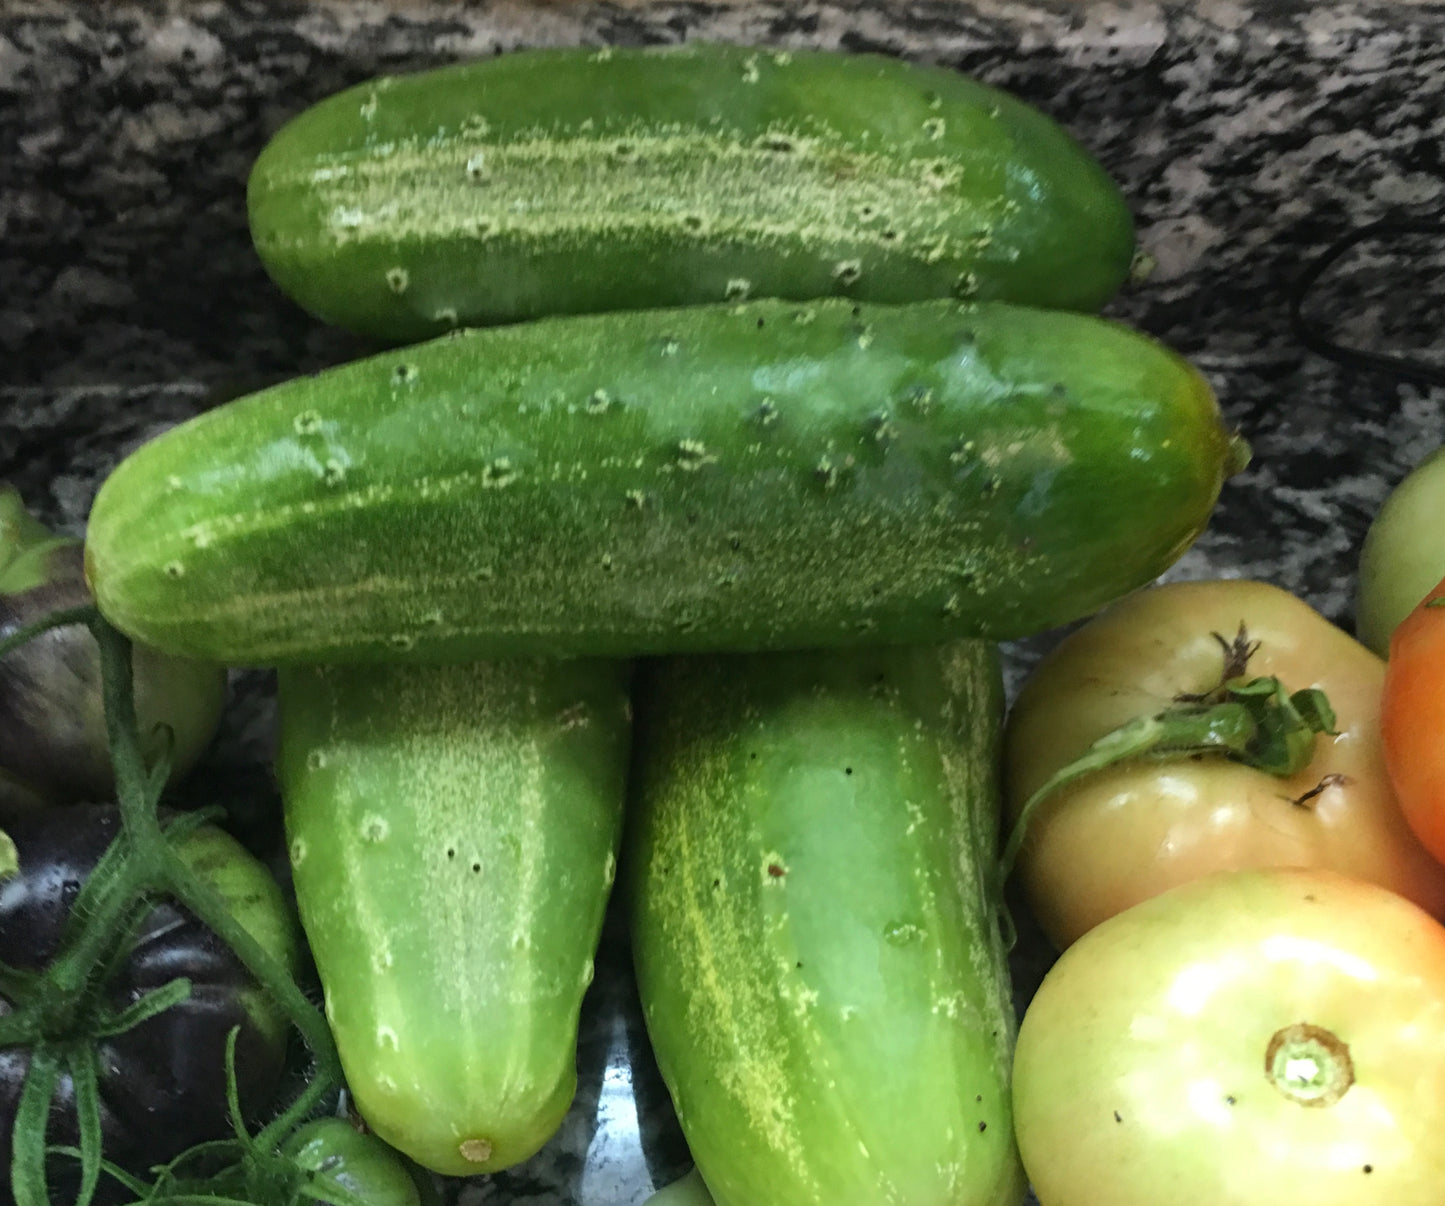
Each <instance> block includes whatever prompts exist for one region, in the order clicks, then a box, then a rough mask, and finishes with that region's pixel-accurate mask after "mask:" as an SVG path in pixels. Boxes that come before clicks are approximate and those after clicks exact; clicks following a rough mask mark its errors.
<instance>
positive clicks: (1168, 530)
mask: <svg viewBox="0 0 1445 1206" xmlns="http://www.w3.org/2000/svg"><path fill="white" fill-rule="evenodd" d="M1238 452H1239V449H1238V445H1237V443H1236V442H1235V441H1234V440H1233V439H1232V438H1231V436H1230V433H1229V432H1228V431H1227V430H1226V427H1225V425H1224V423H1223V421H1222V419H1221V415H1220V411H1219V408H1218V406H1217V404H1216V401H1215V398H1214V396H1213V394H1212V393H1211V391H1210V389H1209V387H1208V385H1207V384H1206V382H1205V381H1204V379H1203V377H1202V376H1201V375H1200V374H1199V373H1198V372H1196V371H1195V370H1194V369H1193V368H1192V367H1190V365H1189V364H1187V363H1186V362H1185V361H1184V360H1182V359H1181V358H1180V357H1178V356H1177V355H1175V354H1174V353H1172V352H1171V351H1169V350H1167V349H1166V348H1164V347H1162V346H1160V345H1159V344H1157V343H1155V342H1153V341H1151V340H1149V339H1147V338H1145V337H1143V336H1141V335H1139V334H1137V333H1135V332H1133V331H1131V330H1128V329H1126V328H1124V327H1122V326H1120V325H1117V324H1114V323H1111V322H1108V321H1105V320H1102V319H1099V318H1095V317H1091V316H1084V315H1076V314H1066V313H1059V312H1049V311H1040V310H1033V309H1025V308H1021V307H1015V306H1009V305H1006V304H1003V303H977V304H974V305H961V304H959V303H954V302H921V303H915V304H913V305H908V306H866V305H863V304H855V303H851V302H845V301H837V300H832V301H821V302H816V303H784V302H777V301H768V302H757V303H751V304H745V305H740V306H736V307H731V306H715V307H694V308H684V309H678V310H670V311H651V312H623V313H616V314H606V315H586V316H575V317H568V318H556V319H542V320H538V321H536V322H533V323H524V324H517V325H514V326H509V327H498V328H485V329H478V330H470V331H464V332H458V333H457V334H455V335H454V336H451V337H443V338H441V339H440V340H437V341H433V342H431V343H429V344H425V345H422V346H418V347H412V348H408V349H404V350H401V351H397V352H394V353H391V354H388V355H383V356H379V357H375V358H372V359H368V360H364V361H360V362H357V363H354V364H350V365H346V366H343V367H340V368H337V369H334V370H331V371H329V372H325V373H322V374H319V375H317V376H314V377H307V378H302V379H298V380H294V381H290V382H287V383H284V384H281V385H279V386H276V387H274V388H271V389H269V390H266V391H264V392H262V393H259V394H254V395H251V396H249V397H247V398H243V399H238V400H235V401H232V402H229V403H227V404H225V405H224V406H221V407H219V408H218V409H215V410H213V411H210V412H208V413H206V414H203V415H201V416H199V417H197V418H195V419H193V420H191V421H189V422H187V423H185V424H183V425H181V426H179V427H177V428H174V429H172V430H171V431H168V432H166V433H164V434H163V435H161V436H160V437H158V438H157V439H155V440H153V441H152V442H151V443H149V444H147V445H145V446H143V447H141V448H140V449H138V450H137V451H136V452H134V453H133V454H132V455H131V456H130V457H129V458H127V460H126V461H125V462H124V463H122V464H121V465H119V466H118V467H117V468H116V469H115V470H114V472H113V473H112V474H111V475H110V477H109V478H108V480H107V481H106V482H105V483H104V484H103V485H102V488H101V490H100V492H99V494H98V496H97V498H96V500H95V503H94V507H93V509H92V512H91V515H90V521H89V530H88V538H87V544H86V562H87V573H88V577H89V581H90V584H91V586H92V588H93V590H94V592H95V597H96V600H97V602H98V604H99V606H100V609H101V611H102V612H103V613H104V614H105V615H106V616H107V618H108V619H110V620H111V622H112V623H114V624H115V625H116V626H117V627H119V628H121V629H122V630H123V631H125V632H127V633H129V634H130V635H132V636H133V637H135V638H137V639H140V640H143V641H144V642H146V643H148V644H151V645H153V646H155V647H157V648H159V649H162V650H166V651H169V652H173V653H181V654H189V655H192V656H195V657H200V658H205V659H209V660H212V661H219V662H223V663H228V664H233V665H235V664H256V665H265V664H279V663H284V662H295V661H316V662H342V661H354V660H361V659H395V658H410V657H417V658H426V657H445V658H463V659H464V658H476V657H503V656H513V655H540V656H552V657H561V656H573V655H589V654H590V655H605V656H633V655H636V654H643V653H666V652H679V651H697V650H707V649H716V650H727V649H737V650H743V649H780V648H799V647H814V646H825V645H832V646H840V645H856V644H877V643H892V644H897V643H926V642H930V641H935V640H941V639H945V638H947V637H949V636H983V637H989V638H995V639H1001V638H1004V637H1017V636H1021V635H1024V634H1026V633H1030V632H1036V631H1039V630H1042V629H1045V628H1049V627H1052V626H1055V625H1058V624H1062V623H1064V622H1065V621H1068V620H1071V619H1074V618H1076V617H1078V616H1082V615H1085V614H1087V613H1089V612H1091V611H1093V610H1095V609H1096V608H1098V607H1099V606H1101V605H1102V604H1104V603H1106V602H1108V601H1109V600H1111V599H1113V598H1114V597H1116V596H1118V595H1120V594H1122V593H1124V592H1125V591H1127V590H1130V589H1132V588H1134V587H1136V586H1139V585H1141V584H1143V583H1145V582H1148V581H1150V580H1152V579H1153V578H1154V577H1156V576H1157V575H1158V574H1159V573H1161V572H1162V571H1163V570H1164V569H1165V568H1167V567H1168V566H1169V565H1170V564H1171V563H1172V562H1173V561H1174V560H1175V559H1176V558H1177V557H1178V556H1179V555H1180V554H1181V553H1182V552H1183V551H1184V549H1185V548H1186V547H1187V546H1188V545H1189V544H1190V543H1191V542H1192V541H1193V540H1194V539H1195V537H1196V536H1197V535H1198V534H1199V532H1200V531H1201V530H1202V528H1203V527H1204V526H1205V524H1206V522H1207V520H1208V518H1209V515H1210V513H1211V511H1212V508H1213V506H1214V503H1215V500H1216V497H1217V495H1218V492H1219V489H1220V485H1221V482H1222V480H1223V478H1224V477H1225V475H1226V474H1227V473H1228V472H1229V471H1230V470H1231V469H1232V468H1234V467H1235V466H1236V464H1237V459H1236V458H1237V456H1238Z"/></svg>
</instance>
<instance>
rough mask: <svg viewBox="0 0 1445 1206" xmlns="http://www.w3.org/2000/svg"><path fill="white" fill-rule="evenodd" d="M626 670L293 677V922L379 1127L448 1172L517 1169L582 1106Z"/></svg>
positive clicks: (288, 691) (617, 826)
mask: <svg viewBox="0 0 1445 1206" xmlns="http://www.w3.org/2000/svg"><path fill="white" fill-rule="evenodd" d="M627 673H628V672H627V668H626V666H625V665H623V664H621V663H613V662H593V661H579V662H560V661H550V660H547V661H537V660H530V659H524V660H512V661H501V662H481V663H460V664H445V665H423V666H415V665H401V666H398V665H383V666H339V667H338V666H304V667H287V668H286V669H285V670H283V671H282V672H281V674H280V675H279V676H278V678H279V684H278V685H279V690H278V700H279V714H280V751H279V757H278V767H277V769H278V778H279V780H280V784H281V789H282V796H283V799H284V802H285V821H286V835H287V839H288V843H289V850H290V860H291V871H292V879H293V882H294V884H295V889H296V901H297V907H298V910H299V912H300V915H301V922H302V926H303V927H304V929H305V931H306V938H307V943H308V945H309V947H310V949H311V953H312V955H313V956H314V958H315V960H316V967H317V971H318V972H319V974H320V978H321V984H322V987H323V989H324V990H325V1000H326V1016H327V1020H328V1021H329V1022H330V1024H331V1028H332V1032H333V1033H334V1034H335V1036H336V1046H337V1050H338V1052H339V1053H340V1056H341V1062H342V1067H343V1069H344V1070H345V1073H346V1080H347V1085H348V1087H349V1089H350V1092H351V1095H352V1098H353V1101H354V1103H355V1105H356V1107H357V1109H358V1110H359V1111H360V1113H361V1115H362V1117H363V1118H365V1120H366V1123H367V1126H368V1128H369V1129H370V1130H372V1131H374V1132H375V1133H376V1134H377V1135H379V1136H381V1138H382V1139H384V1140H386V1142H387V1143H389V1144H390V1145H391V1146H392V1147H394V1148H396V1149H397V1150H399V1151H401V1152H404V1153H405V1154H406V1155H407V1156H409V1157H410V1158H411V1159H413V1160H415V1161H416V1162H417V1163H419V1164H422V1165H424V1166H425V1167H427V1168H430V1169H432V1170H434V1171H436V1172H440V1173H445V1174H449V1175H453V1176H460V1175H466V1174H470V1173H485V1172H492V1171H495V1170H497V1169H502V1168H507V1167H510V1166H511V1165H514V1164H517V1163H519V1162H521V1161H523V1160H525V1159H527V1158H528V1157H529V1156H531V1155H532V1154H533V1153H534V1152H536V1151H537V1149H538V1148H540V1147H541V1146H542V1145H543V1143H545V1142H546V1141H547V1139H549V1138H550V1137H551V1136H552V1134H553V1133H555V1131H556V1130H557V1128H558V1126H559V1125H560V1123H561V1121H562V1118H563V1116H564V1114H565V1113H566V1111H567V1109H568V1107H569V1106H570V1104H571V1102H572V1098H573V1095H574V1093H575V1091H576V1088H577V1019H578V1012H579V1009H580V1007H581V1003H582V997H583V994H584V992H585V991H586V989H587V986H588V984H589V983H590V981H591V979H592V967H593V963H592V961H593V957H594V953H595V951H596V947H597V942H598V937H599V934H600V932H601V927H602V916H603V910H604V906H605V905H606V902H607V898H608V896H609V894H610V890H611V886H612V879H613V873H614V869H615V867H616V858H617V847H618V842H619V840H620V837H621V828H622V805H623V794H624V790H625V778H626V768H627V760H628V753H629V739H630V728H631V724H630V722H631V711H630V704H629V700H628V695H627Z"/></svg>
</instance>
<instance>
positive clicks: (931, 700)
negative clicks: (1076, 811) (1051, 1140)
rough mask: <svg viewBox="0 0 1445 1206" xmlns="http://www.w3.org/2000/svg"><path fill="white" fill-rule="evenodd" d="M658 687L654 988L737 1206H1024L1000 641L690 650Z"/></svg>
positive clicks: (699, 1155)
mask: <svg viewBox="0 0 1445 1206" xmlns="http://www.w3.org/2000/svg"><path fill="white" fill-rule="evenodd" d="M637 701H638V734H637V742H636V760H635V772H634V780H633V786H632V788H631V791H632V797H631V802H630V805H629V807H630V808H631V809H632V812H631V814H630V816H631V820H630V821H629V825H630V828H629V832H628V838H627V846H626V850H625V859H624V862H625V864H626V865H627V867H628V871H627V887H628V899H629V902H630V905H631V911H632V934H633V948H634V955H635V962H636V969H637V980H638V988H639V992H640V996H641V1000H642V1007H643V1014H644V1018H645V1020H646V1024H647V1031H648V1035H649V1037H650V1039H651V1042H652V1047H653V1050H654V1051H655V1053H656V1055H657V1061H658V1066H659V1068H660V1070H661V1072H662V1075H663V1078H664V1081H665V1082H666V1084H667V1086H668V1089H669V1091H670V1093H671V1094H672V1098H673V1103H674V1105H675V1106H676V1109H677V1116H678V1120H679V1122H680V1123H681V1126H682V1130H683V1133H684V1135H685V1136H686V1138H687V1143H688V1147H689V1148H690V1150H691V1152H692V1155H693V1157H694V1159H695V1160H696V1161H697V1167H698V1169H699V1170H700V1171H701V1174H702V1177H703V1179H704V1180H705V1181H706V1182H707V1186H708V1188H709V1189H710V1190H711V1191H712V1196H713V1198H714V1199H715V1200H716V1202H717V1203H718V1206H871V1204H874V1203H881V1202H892V1203H897V1204H898V1206H1004V1204H1014V1203H1017V1202H1019V1201H1020V1200H1021V1199H1022V1197H1023V1192H1024V1179H1023V1173H1022V1170H1021V1167H1020V1164H1019V1160H1018V1155H1017V1152H1016V1150H1015V1146H1014V1139H1013V1128H1012V1115H1011V1110H1010V1103H1009V1065H1010V1057H1011V1052H1012V1044H1013V1036H1014V1030H1015V1017H1014V1013H1013V1007H1012V1003H1011V998H1010V991H1009V976H1008V968H1007V962H1006V959H1005V951H1004V943H1003V940H1002V938H1001V936H1000V933H999V926H998V920H999V910H1000V908H1001V905H1000V901H999V898H998V895H997V889H998V877H997V874H996V873H995V871H994V868H995V867H996V860H997V836H998V833H997V827H998V787H997V767H998V742H999V732H1000V724H1001V717H1002V690H1001V686H1000V682H999V671H998V658H997V650H996V649H995V648H994V647H993V646H990V645H986V644H983V643H978V642H961V643H955V644H953V645H950V646H946V647H944V648H916V647H915V648H906V649H892V650H874V651H865V652H862V653H849V654H839V653H836V652H826V651H824V652H808V653H799V654H773V655H766V654H764V655H752V656H732V657H728V656H714V657H698V658H691V659H686V658H679V659H675V660H672V661H668V662H665V663H663V664H661V665H660V666H658V667H656V668H655V670H654V672H653V674H652V676H651V677H650V678H649V680H648V681H647V682H646V683H645V684H644V685H641V686H639V689H638V692H637Z"/></svg>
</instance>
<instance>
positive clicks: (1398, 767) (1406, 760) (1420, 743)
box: [1380, 580, 1445, 862]
mask: <svg viewBox="0 0 1445 1206" xmlns="http://www.w3.org/2000/svg"><path fill="white" fill-rule="evenodd" d="M1380 725H1381V729H1382V736H1383V738H1384V743H1385V765H1386V767H1387V768H1388V770H1389V773H1390V781H1391V782H1392V783H1393V784H1394V787H1395V794H1396V795H1397V796H1398V797H1399V799H1400V808H1401V809H1402V810H1403V811H1404V814H1405V819H1406V821H1408V822H1409V824H1410V828H1411V829H1413V830H1414V831H1415V833H1416V835H1417V836H1418V837H1419V838H1420V841H1421V842H1423V843H1424V844H1425V847H1426V848H1427V849H1428V850H1429V851H1430V853H1431V854H1433V855H1434V856H1435V857H1436V858H1437V859H1439V860H1441V861H1442V862H1445V580H1441V581H1440V582H1439V583H1438V584H1437V585H1436V586H1435V589H1434V590H1432V591H1431V592H1430V593H1429V594H1428V595H1426V596H1425V598H1424V600H1423V601H1422V602H1421V603H1420V604H1419V605H1418V606H1417V607H1416V608H1415V610H1414V611H1412V612H1411V613H1410V614H1409V615H1408V616H1406V617H1405V619H1404V620H1403V621H1402V622H1401V623H1400V625H1399V627H1397V628H1396V629H1395V633H1394V636H1393V637H1392V638H1391V640H1390V659H1389V661H1388V663H1387V664H1386V667H1385V689H1384V695H1383V697H1382V700H1381V705H1380Z"/></svg>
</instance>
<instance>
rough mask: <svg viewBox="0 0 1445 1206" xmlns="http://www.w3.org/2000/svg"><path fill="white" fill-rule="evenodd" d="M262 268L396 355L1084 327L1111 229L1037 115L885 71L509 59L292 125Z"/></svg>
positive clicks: (369, 96)
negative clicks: (640, 336)
mask: <svg viewBox="0 0 1445 1206" xmlns="http://www.w3.org/2000/svg"><path fill="white" fill-rule="evenodd" d="M248 205H249V212H250V224H251V232H252V237H253V239H254V242H255V245H256V250H257V252H258V254H259V255H260V257H261V260H262V262H263V263H264V264H265V266H266V268H267V269H268V271H269V272H270V273H271V275H272V277H273V278H274V279H275V280H276V282H277V283H278V284H279V285H280V287H281V288H282V289H283V290H284V291H285V292H286V293H287V294H289V295H290V296H291V297H292V298H294V299H295V300H296V301H298V302H299V303H300V304H301V305H302V306H304V307H305V308H307V309H308V310H310V311H312V312H313V313H315V314H317V315H319V316H320V317H321V318H323V319H325V320H327V321H329V322H333V323H337V324H339V325H341V326H344V327H348V328H351V329H352V330H355V331H358V332H362V333H364V334H367V335H370V336H373V337H376V338H380V339H384V340H394V341H398V342H409V341H413V340H416V339H420V338H423V337H425V336H428V335H435V334H439V333H441V332H443V331H445V330H447V329H448V328H450V327H455V326H458V325H462V326H470V325H479V324H486V323H493V322H509V321H516V320H518V319H527V318H536V317H543V316H547V315H552V314H564V313H582V312H590V311H603V310H626V309H654V308H658V307H663V306H678V305H693V304H699V303H705V302H713V301H724V300H733V301H737V300H741V299H743V298H746V297H752V298H761V297H783V298H791V299H795V300H802V299H809V298H816V297H823V296H829V295H834V294H841V295H847V296H851V297H856V298H860V299H866V300H872V301H882V302H906V301H917V300H922V299H925V298H936V297H950V296H966V297H970V298H980V299H982V298H999V299H1002V300H1006V301H1015V302H1022V303H1027V304H1034V305H1040V306H1052V307H1061V308H1070V309H1084V310H1092V309H1097V308H1098V307H1099V306H1100V305H1102V304H1103V303H1104V302H1105V301H1106V300H1107V299H1108V298H1109V297H1110V296H1111V295H1112V294H1113V293H1114V292H1115V291H1116V290H1117V289H1118V287H1119V285H1120V284H1121V283H1122V281H1123V280H1124V279H1125V277H1126V275H1127V274H1128V271H1129V267H1130V262H1131V259H1132V257H1133V254H1134V230H1133V223H1132V219H1131V217H1130V214H1129V210H1128V207H1127V205H1126V204H1125V201H1124V199H1123V197H1122V195H1121V193H1120V191H1119V188H1118V187H1117V185H1116V184H1115V183H1114V182H1113V180H1111V179H1110V177H1109V176H1108V175H1107V174H1106V173H1105V171H1104V170H1103V168H1102V167H1101V166H1100V165H1099V163H1098V162H1097V161H1096V160H1095V159H1094V158H1093V157H1092V156H1091V155H1090V154H1089V153H1088V152H1087V151H1086V150H1085V149H1084V148H1083V147H1081V146H1080V145H1079V144H1078V143H1077V142H1075V141H1074V140H1073V139H1072V138H1071V137H1070V136H1069V135H1068V134H1067V133H1065V131H1064V130H1063V129H1061V128H1060V127H1059V126H1058V125H1057V124H1056V123H1055V122H1053V121H1052V120H1050V119H1049V118H1048V117H1046V116H1045V115H1044V114H1042V113H1040V112H1039V111H1037V110H1035V109H1033V108H1031V107H1029V106H1028V105H1026V104H1024V103H1023V102H1021V101H1019V100H1017V99H1016V98H1014V97H1012V96H1009V95H1008V94H1007V93H1004V92H1001V91H998V90H997V89H994V88H990V87H987V86H985V85H983V84H980V83H977V82H975V81H973V80H971V79H968V78H967V77H965V76H962V75H960V74H958V73H957V72H954V71H950V70H948V69H945V68H940V67H925V66H918V65H912V64H908V63H904V62H901V61H898V60H896V59H891V58H885V57H883V56H879V55H849V54H837V53H828V52H824V51H764V50H752V49H747V48H744V47H737V46H722V45H708V44H688V45H685V46H678V47H668V48H659V47H648V48H645V49H621V48H618V49H610V48H609V49H603V50H597V49H589V48H567V49H546V50H533V51H524V52H519V53H513V54H507V55H503V56H500V57H498V58H494V59H489V60H486V61H483V62H473V63H465V64H462V65H458V66H452V67H445V68H441V69H438V70H433V71H428V72H423V73H420V74H415V75H408V76H401V77H388V78H382V79H378V80H374V81H372V82H370V83H367V84H363V85H360V86H359V87H355V88H351V89H349V90H347V91H345V92H342V93H339V94H337V95H335V96H332V97H329V98H328V99H326V100H324V101H322V102H320V103H319V104H317V105H315V106H313V107H312V108H310V109H308V110H306V111H305V112H303V113H302V114H300V115H299V116H297V117H296V118H294V119H293V120H292V121H291V122H290V123H289V124H288V125H286V126H285V127H284V128H283V129H282V130H281V131H279V132H278V133H277V134H276V136H275V137H274V138H273V139H272V140H271V142H270V143H269V144H268V145H267V146H266V147H265V149H264V150H263V151H262V153H261V155H260V157H259V158H258V159H257V161H256V163H255V165H254V167H253V169H252V172H251V176H250V181H249V185H248Z"/></svg>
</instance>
